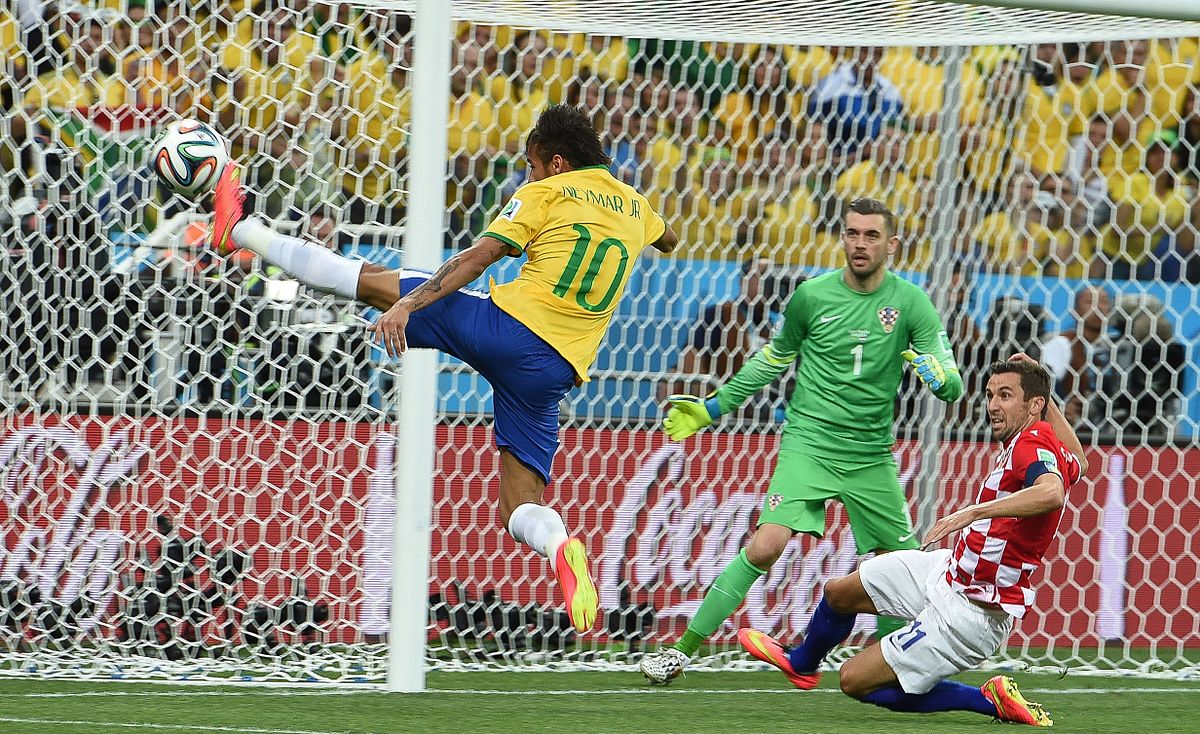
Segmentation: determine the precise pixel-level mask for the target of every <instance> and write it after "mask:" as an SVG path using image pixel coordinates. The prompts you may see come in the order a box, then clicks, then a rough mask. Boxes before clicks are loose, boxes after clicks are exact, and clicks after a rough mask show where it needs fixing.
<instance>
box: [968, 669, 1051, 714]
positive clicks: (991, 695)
mask: <svg viewBox="0 0 1200 734" xmlns="http://www.w3.org/2000/svg"><path fill="white" fill-rule="evenodd" d="M979 690H981V691H983V695H984V697H985V698H987V700H989V701H991V702H992V703H993V704H995V706H996V711H997V712H998V713H999V714H1000V720H1001V721H1011V722H1013V723H1014V724H1029V725H1030V726H1054V720H1053V719H1051V718H1050V714H1048V713H1047V712H1046V709H1044V708H1042V705H1041V704H1040V703H1034V702H1032V701H1026V700H1025V697H1024V696H1022V695H1021V691H1019V690H1017V684H1016V681H1014V680H1013V679H1012V678H1009V677H1008V676H1007V675H998V676H996V677H994V678H990V679H988V682H987V683H984V684H983V685H982V686H980V687H979Z"/></svg>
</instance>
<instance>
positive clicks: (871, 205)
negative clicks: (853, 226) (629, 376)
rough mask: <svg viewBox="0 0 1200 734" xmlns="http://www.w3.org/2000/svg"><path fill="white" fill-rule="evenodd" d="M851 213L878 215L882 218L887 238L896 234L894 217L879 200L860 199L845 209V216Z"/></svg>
mask: <svg viewBox="0 0 1200 734" xmlns="http://www.w3.org/2000/svg"><path fill="white" fill-rule="evenodd" d="M851 212H853V213H855V214H864V215H872V214H878V215H879V216H881V217H883V226H884V227H885V228H886V229H887V233H886V234H887V236H888V237H891V236H892V235H894V234H896V215H895V214H893V213H892V210H891V209H888V206H887V204H884V203H883V202H882V201H880V200H879V199H870V198H867V197H865V196H864V197H861V198H858V199H855V200H854V201H852V202H850V206H848V207H846V214H850V213H851Z"/></svg>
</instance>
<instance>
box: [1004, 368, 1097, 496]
mask: <svg viewBox="0 0 1200 734" xmlns="http://www.w3.org/2000/svg"><path fill="white" fill-rule="evenodd" d="M1008 359H1009V361H1010V362H1032V363H1034V364H1037V360H1035V359H1034V358H1033V357H1030V356H1029V355H1028V354H1024V353H1022V352H1018V353H1017V354H1014V355H1013V356H1011V357H1009V358H1008ZM1046 422H1047V423H1049V424H1050V427H1051V428H1053V429H1054V435H1056V436H1058V440H1059V441H1062V442H1063V445H1064V446H1066V447H1067V451H1070V452H1071V453H1072V454H1073V455H1074V456H1075V460H1076V461H1078V462H1079V476H1083V475H1085V474H1087V470H1088V462H1087V458H1086V456H1085V455H1084V452H1083V442H1082V441H1080V440H1079V436H1076V435H1075V429H1074V428H1072V427H1071V422H1070V421H1068V420H1067V416H1066V415H1064V414H1063V412H1062V409H1061V408H1059V407H1058V404H1057V403H1055V402H1054V396H1053V395H1051V397H1050V400H1049V401H1047V405H1046Z"/></svg>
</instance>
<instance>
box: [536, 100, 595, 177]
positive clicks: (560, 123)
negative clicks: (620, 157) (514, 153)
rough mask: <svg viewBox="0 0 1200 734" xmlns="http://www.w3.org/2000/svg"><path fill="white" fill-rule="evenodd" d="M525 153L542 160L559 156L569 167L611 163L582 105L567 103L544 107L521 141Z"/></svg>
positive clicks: (545, 161)
mask: <svg viewBox="0 0 1200 734" xmlns="http://www.w3.org/2000/svg"><path fill="white" fill-rule="evenodd" d="M535 148H536V150H535ZM525 154H526V155H528V156H534V155H536V156H537V158H538V160H539V161H541V162H543V163H547V162H549V161H550V159H551V158H553V157H554V156H556V155H560V156H562V157H563V159H564V160H565V161H566V162H567V163H570V164H571V167H572V168H583V167H584V166H610V165H612V159H611V158H609V157H608V156H607V155H605V153H604V146H603V145H601V144H600V134H599V133H597V132H596V129H595V128H594V127H592V120H591V117H590V116H589V115H588V114H587V112H585V111H584V110H583V108H582V107H572V106H570V105H567V104H556V105H553V106H551V107H548V108H546V110H545V111H544V112H542V114H541V115H539V116H538V119H537V122H536V123H534V125H533V129H532V130H530V131H529V137H528V138H527V139H526V140H525Z"/></svg>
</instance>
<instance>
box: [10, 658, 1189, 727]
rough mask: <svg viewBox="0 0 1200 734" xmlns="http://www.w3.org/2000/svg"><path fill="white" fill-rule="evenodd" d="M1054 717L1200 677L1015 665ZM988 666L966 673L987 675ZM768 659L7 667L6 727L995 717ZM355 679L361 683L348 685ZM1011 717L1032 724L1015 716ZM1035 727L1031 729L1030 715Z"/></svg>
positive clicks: (1065, 719) (1125, 705)
mask: <svg viewBox="0 0 1200 734" xmlns="http://www.w3.org/2000/svg"><path fill="white" fill-rule="evenodd" d="M1015 677H1016V678H1017V680H1018V682H1019V683H1020V685H1021V687H1022V689H1023V690H1024V691H1026V695H1027V697H1028V698H1030V699H1032V700H1036V701H1041V702H1042V703H1043V704H1045V706H1046V707H1047V708H1048V709H1049V710H1050V712H1051V713H1052V714H1053V716H1054V719H1055V725H1054V729H1053V731H1057V732H1087V733H1089V734H1092V733H1106V732H1112V733H1113V734H1191V733H1195V732H1200V711H1198V707H1200V681H1187V682H1176V681H1163V680H1145V679H1131V678H1095V677H1079V676H1069V677H1067V678H1065V679H1062V680H1059V679H1058V678H1056V677H1054V676H1044V675H1029V674H1017V675H1016V676H1015ZM985 679H986V676H985V675H983V674H971V675H965V676H963V677H962V680H964V681H966V682H968V683H972V684H978V683H980V682H982V681H983V680H985ZM836 680H837V678H836V675H829V676H827V677H826V680H825V682H824V684H823V686H822V688H821V689H818V690H816V691H809V692H800V691H794V690H792V689H790V688H789V687H788V686H787V684H786V682H785V681H783V679H782V678H781V677H780V676H779V675H777V674H772V673H766V672H764V673H708V672H696V673H692V674H689V675H688V676H687V677H686V678H684V679H682V680H680V681H677V682H676V683H675V684H674V685H672V686H670V687H669V688H665V689H664V688H654V689H651V688H648V687H647V686H645V685H644V683H643V681H642V680H641V678H640V676H638V675H637V674H636V673H596V672H579V673H440V672H435V673H431V674H430V675H429V687H430V689H431V690H430V691H429V692H428V693H421V694H407V695H405V694H388V693H383V692H376V691H362V690H359V691H358V692H349V693H347V692H345V691H344V690H340V689H317V688H309V689H305V688H303V687H298V688H269V689H268V688H250V687H219V688H218V687H211V686H180V685H159V684H128V683H108V682H75V681H72V682H66V681H28V680H13V679H0V732H4V734H107V733H108V732H114V733H116V732H127V733H130V734H135V733H136V732H147V733H152V732H160V733H171V734H197V733H203V732H214V733H220V734H335V733H336V734H367V733H368V732H375V733H377V734H384V733H387V734H391V733H393V732H397V733H399V732H462V733H466V732H488V733H489V734H502V733H506V732H519V733H521V734H526V733H530V732H556V733H558V732H569V733H572V734H574V733H581V734H582V733H583V732H648V733H650V734H674V733H678V734H684V733H687V734H699V733H704V732H718V733H720V734H733V733H734V732H787V733H788V734H808V733H812V734H817V733H820V734H825V733H829V734H847V733H849V732H879V733H881V734H951V733H952V732H979V731H980V727H985V728H984V729H983V731H985V732H986V731H993V730H994V726H993V725H992V724H991V723H990V721H989V720H988V719H985V718H983V717H980V716H974V715H970V714H929V715H913V714H907V715H906V714H894V713H891V712H889V711H885V710H883V709H879V708H876V707H874V706H869V705H866V704H861V703H858V702H856V701H852V700H850V699H848V698H846V697H845V696H843V695H841V693H839V692H838V691H837V690H836ZM351 690H352V691H353V689H351ZM1013 730H1014V731H1021V730H1025V727H1020V728H1019V729H1018V728H1015V727H1014V728H1013ZM1030 731H1032V729H1030Z"/></svg>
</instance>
